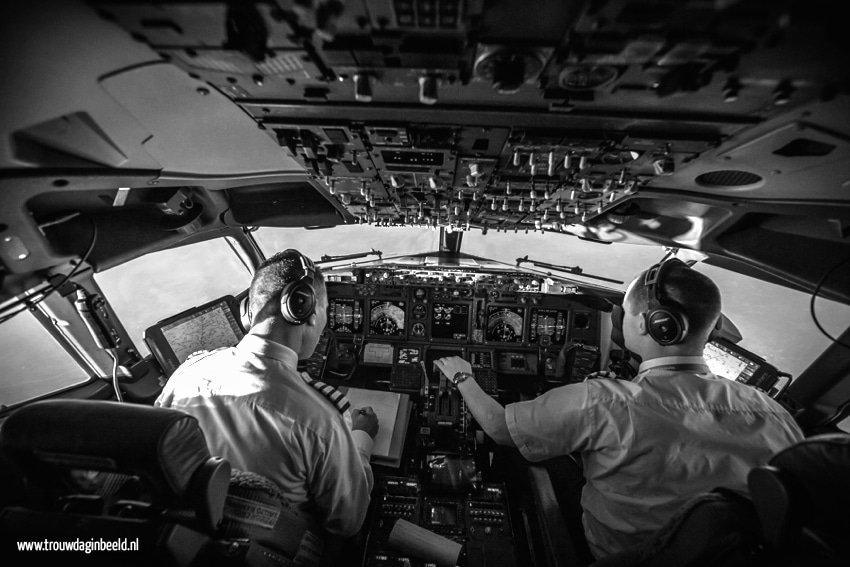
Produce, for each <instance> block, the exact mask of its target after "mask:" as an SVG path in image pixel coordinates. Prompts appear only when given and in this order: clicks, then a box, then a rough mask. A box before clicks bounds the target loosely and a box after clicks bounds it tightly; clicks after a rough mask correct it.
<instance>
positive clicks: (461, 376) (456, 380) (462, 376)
mask: <svg viewBox="0 0 850 567" xmlns="http://www.w3.org/2000/svg"><path fill="white" fill-rule="evenodd" d="M469 378H474V376H473V375H472V374H470V373H469V372H455V375H454V376H452V377H451V378H450V380H451V382H452V384H454V385H455V386H457V385H458V384H460V383H461V382H463V381H465V380H467V379H469Z"/></svg>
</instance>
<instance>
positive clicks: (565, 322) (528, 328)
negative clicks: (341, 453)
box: [327, 281, 604, 389]
mask: <svg viewBox="0 0 850 567" xmlns="http://www.w3.org/2000/svg"><path fill="white" fill-rule="evenodd" d="M455 287H457V289H458V290H460V289H463V291H464V293H460V292H458V293H455V292H454V291H455V290H454V289H453V288H449V287H446V286H442V285H427V284H424V285H423V284H421V283H417V284H415V285H411V284H404V283H394V282H393V283H387V284H377V285H376V284H373V283H371V282H366V283H355V282H339V281H336V282H335V281H331V282H328V283H327V289H328V305H329V307H328V327H329V328H330V329H331V330H333V331H334V332H335V333H336V334H337V335H339V336H341V338H342V340H343V341H346V340H353V341H354V342H355V343H358V342H359V343H360V344H364V349H365V347H373V346H374V347H381V348H384V349H386V350H387V353H386V354H385V356H384V358H383V359H382V360H384V359H385V360H386V361H387V362H388V363H389V365H390V366H392V367H393V368H394V369H400V368H406V369H409V370H410V372H409V373H410V374H411V377H410V379H409V380H402V377H400V376H395V375H394V376H393V377H391V381H392V383H393V384H396V385H398V384H401V383H402V382H404V383H405V384H407V383H408V382H409V384H408V386H409V388H410V389H418V388H419V387H420V385H421V378H420V376H421V372H422V371H423V369H424V372H425V373H426V374H427V375H428V376H429V378H430V379H432V380H433V379H435V378H439V376H434V374H433V368H432V365H433V358H434V357H435V356H449V355H452V354H454V355H459V356H465V355H466V354H469V355H470V356H472V354H473V353H474V352H478V351H481V353H484V354H486V355H487V356H488V357H489V359H488V360H489V363H488V364H487V365H486V366H487V368H486V369H485V368H483V367H481V368H478V370H477V372H478V373H482V375H483V373H485V370H486V371H487V372H489V373H490V374H494V373H496V374H498V375H500V376H502V375H513V376H532V375H536V374H538V373H539V372H540V371H539V365H538V360H545V361H547V362H546V364H548V363H549V361H550V359H551V360H554V358H553V357H556V356H557V354H558V352H559V351H560V350H561V348H562V347H563V346H564V345H569V344H573V343H581V344H582V345H584V346H586V347H589V348H595V349H596V351H595V352H598V349H599V346H600V342H601V337H600V332H601V318H602V317H603V316H604V314H602V313H601V311H600V308H599V307H597V306H598V303H594V301H596V300H598V298H594V297H590V296H585V297H581V296H576V295H568V294H562V295H557V294H544V293H536V294H532V293H527V294H526V293H518V292H501V293H496V294H494V293H490V291H491V290H489V289H475V288H474V287H473V286H455ZM373 343H374V344H373ZM541 349H543V350H542V351H541ZM364 352H365V350H364ZM370 352H371V351H370ZM369 360H372V359H371V358H370V359H369ZM364 362H366V363H367V364H368V362H367V361H365V360H364ZM423 366H424V368H423ZM544 366H545V365H544ZM595 369H596V368H594V370H595ZM394 372H395V370H394ZM399 372H400V370H399ZM395 374H398V372H395ZM546 375H547V376H552V375H554V367H553V368H552V369H550V368H548V366H546ZM488 376H489V374H488Z"/></svg>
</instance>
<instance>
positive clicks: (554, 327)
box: [528, 309, 569, 345]
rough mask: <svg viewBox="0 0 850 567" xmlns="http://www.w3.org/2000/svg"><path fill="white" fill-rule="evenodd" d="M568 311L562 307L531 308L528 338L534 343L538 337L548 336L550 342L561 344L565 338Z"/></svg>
mask: <svg viewBox="0 0 850 567" xmlns="http://www.w3.org/2000/svg"><path fill="white" fill-rule="evenodd" d="M568 317H569V311H566V310H564V309H532V310H531V322H530V324H529V326H528V340H529V342H532V343H536V342H537V341H538V340H539V338H540V337H550V338H551V339H552V344H554V345H562V344H564V340H566V338H567V320H568Z"/></svg>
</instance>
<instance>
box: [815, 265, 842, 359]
mask: <svg viewBox="0 0 850 567" xmlns="http://www.w3.org/2000/svg"><path fill="white" fill-rule="evenodd" d="M847 262H850V256H847V257H846V258H844V259H843V260H841V261H840V262H838V263H837V264H835V265H834V266H833V267H832V268H830V269H829V271H827V272H826V273H825V274H824V275H823V276H822V277H821V279H820V281H819V282H818V285H816V286H815V290H814V291H813V292H812V299H811V301H809V313H810V314H811V316H812V321H814V323H815V326H816V327H817V328H818V330H819V331H820V332H821V333H823V334H824V336H826V338H828V339H829V340H831V341H832V342H833V343H835V344H838V345H841V346H843V347H844V348H848V349H850V345H849V344H847V343H845V342H842V341H840V340H838V339H837V338H835V337H833V336H832V335H830V334H829V333H828V332H827V331H826V329H824V328H823V326H822V325H821V324H820V321H818V317H817V315H816V314H815V298H816V297H817V296H818V292H819V291H820V288H821V287H823V284H824V283H825V282H826V280H827V278H829V276H831V275H832V274H833V272H835V270H837V269H838V268H840V267H841V266H843V265H844V264H846V263H847Z"/></svg>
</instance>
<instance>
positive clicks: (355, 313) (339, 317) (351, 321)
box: [328, 298, 363, 334]
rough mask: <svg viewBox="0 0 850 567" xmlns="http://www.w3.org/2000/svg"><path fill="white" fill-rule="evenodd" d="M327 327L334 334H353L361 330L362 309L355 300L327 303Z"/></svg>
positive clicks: (342, 299)
mask: <svg viewBox="0 0 850 567" xmlns="http://www.w3.org/2000/svg"><path fill="white" fill-rule="evenodd" d="M328 326H330V328H331V330H332V331H333V332H335V333H350V334H355V333H359V332H361V331H362V330H363V307H362V304H361V303H360V301H359V300H357V299H347V298H334V299H331V300H329V301H328Z"/></svg>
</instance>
